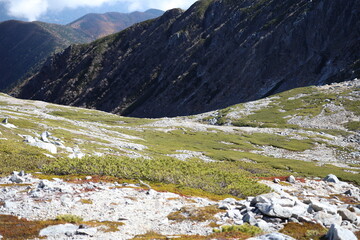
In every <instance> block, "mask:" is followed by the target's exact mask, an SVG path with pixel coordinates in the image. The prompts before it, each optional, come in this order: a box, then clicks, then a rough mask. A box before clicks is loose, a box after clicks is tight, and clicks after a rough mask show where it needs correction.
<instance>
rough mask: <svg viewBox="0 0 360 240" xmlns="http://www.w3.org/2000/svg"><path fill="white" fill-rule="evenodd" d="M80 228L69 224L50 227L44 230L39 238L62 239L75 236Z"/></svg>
mask: <svg viewBox="0 0 360 240" xmlns="http://www.w3.org/2000/svg"><path fill="white" fill-rule="evenodd" d="M78 228H79V227H78V226H76V225H74V224H69V223H67V224H60V225H54V226H49V227H47V228H44V229H42V230H41V231H40V233H39V236H40V237H45V236H46V237H60V236H65V235H74V234H75V233H76V231H77V230H78Z"/></svg>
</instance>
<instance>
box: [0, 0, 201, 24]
mask: <svg viewBox="0 0 360 240" xmlns="http://www.w3.org/2000/svg"><path fill="white" fill-rule="evenodd" d="M0 2H3V3H5V5H6V8H7V13H8V15H10V16H13V17H18V18H26V19H28V20H29V21H35V20H37V19H39V17H40V16H42V15H44V14H46V13H47V12H49V11H62V10H64V9H66V8H72V9H75V8H78V7H99V6H101V5H103V4H105V3H106V4H112V3H113V4H115V3H121V4H124V9H127V10H128V11H129V12H130V11H136V10H140V11H142V10H146V9H149V8H156V9H161V10H168V9H171V8H187V7H189V6H190V5H191V4H192V3H194V2H195V0H91V1H89V0H0Z"/></svg>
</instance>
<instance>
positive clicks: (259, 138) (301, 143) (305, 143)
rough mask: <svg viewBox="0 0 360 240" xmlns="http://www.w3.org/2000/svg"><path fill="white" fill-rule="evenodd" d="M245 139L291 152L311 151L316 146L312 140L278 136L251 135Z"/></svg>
mask: <svg viewBox="0 0 360 240" xmlns="http://www.w3.org/2000/svg"><path fill="white" fill-rule="evenodd" d="M244 137H245V138H246V139H247V140H248V141H249V142H251V143H252V144H256V145H269V146H274V147H277V148H283V149H286V150H290V151H301V152H302V151H305V150H308V149H311V148H312V147H313V145H314V142H313V140H311V139H305V140H297V139H291V138H288V137H284V136H280V135H276V134H267V133H253V134H251V135H244Z"/></svg>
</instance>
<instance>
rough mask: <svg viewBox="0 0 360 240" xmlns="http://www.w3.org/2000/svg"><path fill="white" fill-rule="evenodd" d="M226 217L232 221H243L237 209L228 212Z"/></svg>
mask: <svg viewBox="0 0 360 240" xmlns="http://www.w3.org/2000/svg"><path fill="white" fill-rule="evenodd" d="M225 216H226V217H228V218H232V219H242V218H243V216H242V215H241V213H240V211H239V210H237V209H231V210H228V211H227V212H226V214H225Z"/></svg>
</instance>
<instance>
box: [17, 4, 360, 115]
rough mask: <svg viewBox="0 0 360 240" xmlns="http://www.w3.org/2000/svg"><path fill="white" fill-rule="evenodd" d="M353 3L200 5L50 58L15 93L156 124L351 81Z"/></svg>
mask: <svg viewBox="0 0 360 240" xmlns="http://www.w3.org/2000/svg"><path fill="white" fill-rule="evenodd" d="M359 5H360V3H359V2H358V1H356V0H349V1H346V2H344V1H342V0H333V1H325V0H319V1H308V0H289V1H281V0H267V1H260V0H259V1H246V0H244V1H230V0H227V1H220V0H219V1H199V2H196V3H195V4H194V5H193V6H191V7H190V8H189V9H188V10H187V11H183V10H181V9H174V10H170V11H167V12H166V13H165V14H164V15H163V16H162V17H161V18H159V19H157V20H154V21H151V22H145V23H142V24H138V25H136V26H134V27H132V28H130V29H127V30H125V31H122V32H121V33H119V34H117V35H113V36H110V37H107V38H105V39H102V40H101V41H97V42H94V43H91V44H89V45H84V46H81V47H78V48H76V50H75V49H74V50H72V52H71V53H70V55H69V56H63V57H61V56H59V57H57V58H56V59H54V64H53V65H52V66H51V67H48V66H44V68H43V70H41V71H39V72H38V73H37V74H36V75H34V76H33V77H31V78H29V79H28V80H27V81H26V82H25V83H24V84H23V85H22V86H21V87H19V88H18V90H19V95H18V96H19V97H23V98H31V99H41V100H45V101H50V102H55V103H61V104H69V105H76V106H82V107H89V108H97V109H100V110H104V111H109V112H113V113H118V114H124V115H130V116H137V117H163V116H177V115H188V114H195V113H200V112H205V111H210V110H214V109H219V108H223V107H227V106H229V105H232V104H236V103H240V102H244V101H249V100H254V99H258V98H262V97H266V96H269V95H271V94H274V93H277V92H281V91H284V90H287V89H291V88H294V87H301V86H308V85H314V84H315V85H321V84H325V83H331V82H336V81H344V80H348V79H352V78H355V77H356V76H359V75H360V70H359V69H360V66H359V64H358V63H359V61H358V60H359V52H360V49H359V45H358V39H359V32H357V31H354V29H355V26H357V25H359V24H360V19H359V16H360V14H359V9H360V6H359ZM64 62H65V63H66V64H64ZM48 73H51V74H50V76H49V74H48ZM40 86H41V87H40Z"/></svg>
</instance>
